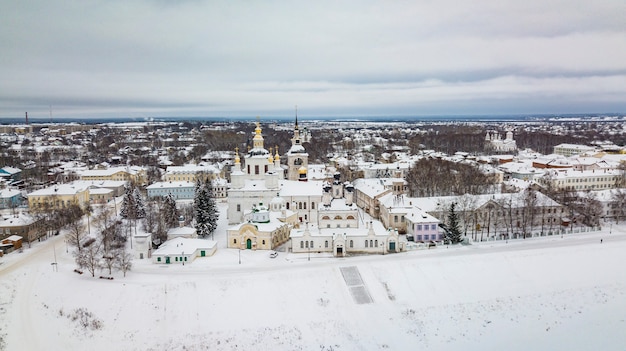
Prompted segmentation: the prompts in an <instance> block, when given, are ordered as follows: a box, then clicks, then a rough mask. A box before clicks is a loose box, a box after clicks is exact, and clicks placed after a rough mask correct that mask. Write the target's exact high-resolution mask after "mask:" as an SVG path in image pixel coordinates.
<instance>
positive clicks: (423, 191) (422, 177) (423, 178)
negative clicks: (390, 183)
mask: <svg viewBox="0 0 626 351" xmlns="http://www.w3.org/2000/svg"><path fill="white" fill-rule="evenodd" d="M405 179H406V181H407V186H408V190H409V196H411V197H432V196H454V195H462V194H487V193H493V192H494V190H495V187H496V179H495V176H494V175H490V174H485V173H484V172H482V171H481V170H480V169H479V168H478V167H476V166H475V165H471V164H466V163H460V162H452V161H447V160H442V159H436V158H423V159H421V160H419V161H417V162H415V164H414V165H413V167H411V169H410V170H409V171H408V173H407V175H406V178H405Z"/></svg>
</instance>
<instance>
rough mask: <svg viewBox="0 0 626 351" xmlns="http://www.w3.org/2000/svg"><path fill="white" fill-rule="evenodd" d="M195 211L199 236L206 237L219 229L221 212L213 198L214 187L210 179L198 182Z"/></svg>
mask: <svg viewBox="0 0 626 351" xmlns="http://www.w3.org/2000/svg"><path fill="white" fill-rule="evenodd" d="M194 210H195V213H196V230H197V232H198V235H200V236H202V237H206V236H207V235H209V234H212V233H213V232H214V231H215V229H216V228H217V219H218V216H219V212H218V210H217V205H216V204H215V199H214V198H213V186H212V184H211V180H210V179H206V180H205V181H204V182H202V181H198V183H197V184H196V194H195V199H194Z"/></svg>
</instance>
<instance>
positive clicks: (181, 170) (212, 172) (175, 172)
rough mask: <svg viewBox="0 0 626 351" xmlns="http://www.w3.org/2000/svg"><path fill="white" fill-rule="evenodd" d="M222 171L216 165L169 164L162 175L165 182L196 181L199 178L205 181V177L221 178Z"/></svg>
mask: <svg viewBox="0 0 626 351" xmlns="http://www.w3.org/2000/svg"><path fill="white" fill-rule="evenodd" d="M223 176H224V174H223V171H222V170H220V169H218V168H217V167H214V166H211V165H207V166H199V165H185V166H169V167H167V170H166V171H165V175H164V176H163V178H164V180H165V181H166V182H190V183H196V181H197V180H198V179H199V178H200V179H201V180H202V181H205V180H206V179H207V178H208V179H211V180H215V179H219V178H223Z"/></svg>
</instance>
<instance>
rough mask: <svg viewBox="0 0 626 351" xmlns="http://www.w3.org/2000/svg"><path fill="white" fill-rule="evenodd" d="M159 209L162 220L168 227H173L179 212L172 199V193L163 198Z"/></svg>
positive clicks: (176, 222) (175, 224)
mask: <svg viewBox="0 0 626 351" xmlns="http://www.w3.org/2000/svg"><path fill="white" fill-rule="evenodd" d="M161 211H162V216H163V220H164V221H165V224H166V225H167V227H168V228H174V227H176V226H177V225H178V219H179V217H180V213H179V212H178V208H176V200H174V197H173V196H172V194H168V195H167V196H166V197H165V199H164V200H163V207H162V209H161Z"/></svg>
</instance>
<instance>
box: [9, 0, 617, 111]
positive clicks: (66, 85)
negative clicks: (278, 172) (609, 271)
mask: <svg viewBox="0 0 626 351" xmlns="http://www.w3.org/2000/svg"><path fill="white" fill-rule="evenodd" d="M625 18H626V2H624V1H622V0H597V1H588V0H551V1H545V0H526V1H518V0H511V1H509V0H505V1H502V0H493V1H484V0H478V1H458V0H457V1H452V0H437V1H430V0H416V1H400V0H399V1H369V0H361V1H352V0H346V1H324V0H322V1H271V0H270V1H219V0H216V1H201V0H182V1H166V0H134V1H116V0H114V1H109V0H107V1H99V0H94V1H66V0H60V1H48V0H33V1H13V0H0V49H1V51H0V118H2V117H21V116H24V112H28V113H29V116H32V117H42V118H44V117H48V116H49V115H50V114H51V113H52V114H53V115H54V116H58V117H79V118H89V117H107V116H108V117H173V116H188V117H191V116H213V117H229V116H256V115H260V116H292V115H294V106H295V105H297V106H298V111H299V112H298V113H299V116H304V117H306V116H307V115H308V116H361V115H362V116H425V115H476V114H479V115H480V114H485V115H493V114H541V113H548V114H561V113H563V114H565V113H604V112H617V113H620V112H626V25H625V24H626V22H625Z"/></svg>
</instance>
